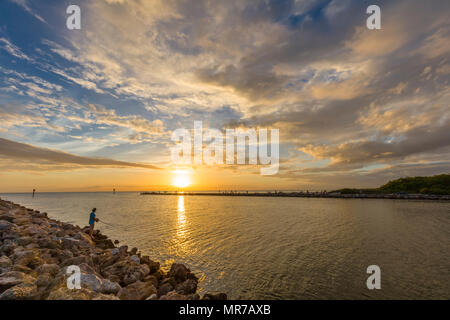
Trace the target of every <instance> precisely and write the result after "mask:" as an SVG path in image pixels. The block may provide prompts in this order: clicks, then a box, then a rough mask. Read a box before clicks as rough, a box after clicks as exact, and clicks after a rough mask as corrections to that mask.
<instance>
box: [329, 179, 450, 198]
mask: <svg viewBox="0 0 450 320" xmlns="http://www.w3.org/2000/svg"><path fill="white" fill-rule="evenodd" d="M333 192H340V193H341V194H357V193H363V194H374V193H384V194H386V193H406V194H411V193H421V194H433V195H450V174H440V175H437V176H432V177H410V178H400V179H397V180H392V181H389V182H388V183H386V184H385V185H382V186H381V187H379V188H375V189H349V188H346V189H340V190H336V191H333Z"/></svg>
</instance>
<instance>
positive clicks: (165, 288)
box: [158, 282, 173, 297]
mask: <svg viewBox="0 0 450 320" xmlns="http://www.w3.org/2000/svg"><path fill="white" fill-rule="evenodd" d="M170 291H173V286H172V285H171V284H170V283H169V282H167V283H164V284H161V286H160V287H159V288H158V297H161V296H164V295H166V294H168V293H169V292H170Z"/></svg>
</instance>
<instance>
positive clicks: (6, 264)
mask: <svg viewBox="0 0 450 320" xmlns="http://www.w3.org/2000/svg"><path fill="white" fill-rule="evenodd" d="M11 266H12V261H11V259H10V258H9V257H7V256H1V257H0V268H10V267H11Z"/></svg>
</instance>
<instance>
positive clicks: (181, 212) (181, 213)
mask: <svg viewBox="0 0 450 320" xmlns="http://www.w3.org/2000/svg"><path fill="white" fill-rule="evenodd" d="M177 214H178V223H177V235H178V237H179V238H180V240H183V239H184V237H185V234H186V211H185V209H184V196H178V210H177Z"/></svg>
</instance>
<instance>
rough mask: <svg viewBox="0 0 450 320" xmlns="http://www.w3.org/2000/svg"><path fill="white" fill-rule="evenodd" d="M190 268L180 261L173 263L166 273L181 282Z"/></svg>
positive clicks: (185, 278) (184, 279)
mask: <svg viewBox="0 0 450 320" xmlns="http://www.w3.org/2000/svg"><path fill="white" fill-rule="evenodd" d="M189 272H190V270H189V269H188V268H187V267H186V266H185V265H183V264H181V263H173V264H172V266H171V267H170V271H169V273H168V276H169V277H172V278H175V280H176V281H177V282H183V281H186V280H187V276H188V273H189Z"/></svg>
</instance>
